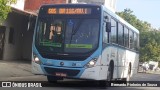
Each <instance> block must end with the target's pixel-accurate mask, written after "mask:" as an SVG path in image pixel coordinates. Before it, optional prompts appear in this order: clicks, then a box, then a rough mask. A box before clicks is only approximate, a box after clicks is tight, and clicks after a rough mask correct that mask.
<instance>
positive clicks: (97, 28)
mask: <svg viewBox="0 0 160 90" xmlns="http://www.w3.org/2000/svg"><path fill="white" fill-rule="evenodd" d="M138 48H139V31H138V30H137V29H136V28H134V27H133V26H131V25H130V24H128V23H127V22H125V21H124V20H123V19H121V18H120V17H119V16H117V15H116V14H115V13H113V12H111V11H110V10H108V9H107V8H106V7H104V6H101V5H91V4H58V5H43V6H41V8H40V9H39V14H38V17H37V21H36V26H35V32H34V38H33V46H32V72H33V73H34V74H42V75H46V76H47V79H48V81H49V82H56V81H57V80H63V79H64V78H74V79H88V80H97V81H110V80H114V79H125V80H128V79H129V78H130V77H131V76H132V75H133V74H135V73H136V72H137V69H138V63H139V52H138Z"/></svg>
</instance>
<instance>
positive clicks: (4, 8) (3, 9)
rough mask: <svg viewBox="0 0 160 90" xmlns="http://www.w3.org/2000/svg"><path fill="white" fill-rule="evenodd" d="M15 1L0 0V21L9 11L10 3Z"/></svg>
mask: <svg viewBox="0 0 160 90" xmlns="http://www.w3.org/2000/svg"><path fill="white" fill-rule="evenodd" d="M12 3H16V0H0V23H1V22H2V21H4V20H5V19H6V18H7V15H8V13H9V12H10V11H11V8H10V6H9V5H10V4H12Z"/></svg>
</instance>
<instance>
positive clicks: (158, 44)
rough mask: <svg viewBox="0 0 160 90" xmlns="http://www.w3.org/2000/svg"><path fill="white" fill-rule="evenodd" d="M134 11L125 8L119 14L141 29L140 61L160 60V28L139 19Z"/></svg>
mask: <svg viewBox="0 0 160 90" xmlns="http://www.w3.org/2000/svg"><path fill="white" fill-rule="evenodd" d="M132 13H133V11H131V10H130V9H125V10H124V11H122V12H117V14H118V15H119V16H120V17H122V18H123V19H124V20H126V21H127V22H128V23H130V24H131V25H133V26H134V27H135V28H137V29H138V30H139V31H140V61H142V62H144V61H149V60H154V61H159V62H160V39H159V38H160V30H156V29H154V28H152V27H151V24H150V23H148V22H146V21H142V20H139V19H138V18H137V17H136V16H135V15H133V14H132Z"/></svg>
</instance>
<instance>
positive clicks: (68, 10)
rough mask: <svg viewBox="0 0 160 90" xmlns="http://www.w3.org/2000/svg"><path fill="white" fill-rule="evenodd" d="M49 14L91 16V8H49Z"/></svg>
mask: <svg viewBox="0 0 160 90" xmlns="http://www.w3.org/2000/svg"><path fill="white" fill-rule="evenodd" d="M48 14H91V8H49V9H48Z"/></svg>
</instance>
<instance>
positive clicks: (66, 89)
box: [0, 73, 160, 90]
mask: <svg viewBox="0 0 160 90" xmlns="http://www.w3.org/2000/svg"><path fill="white" fill-rule="evenodd" d="M8 80H9V81H47V79H46V77H45V76H26V77H11V78H8V79H7V81H8ZM131 80H132V81H160V74H146V73H138V74H137V75H135V76H134V77H133V78H132V79H131ZM46 85H49V86H52V87H42V88H0V90H22V89H23V90H117V89H118V90H160V87H108V88H103V87H99V85H98V84H97V82H93V81H89V82H85V81H76V82H74V80H71V81H69V80H68V79H65V81H60V82H58V83H57V84H50V83H47V82H46Z"/></svg>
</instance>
